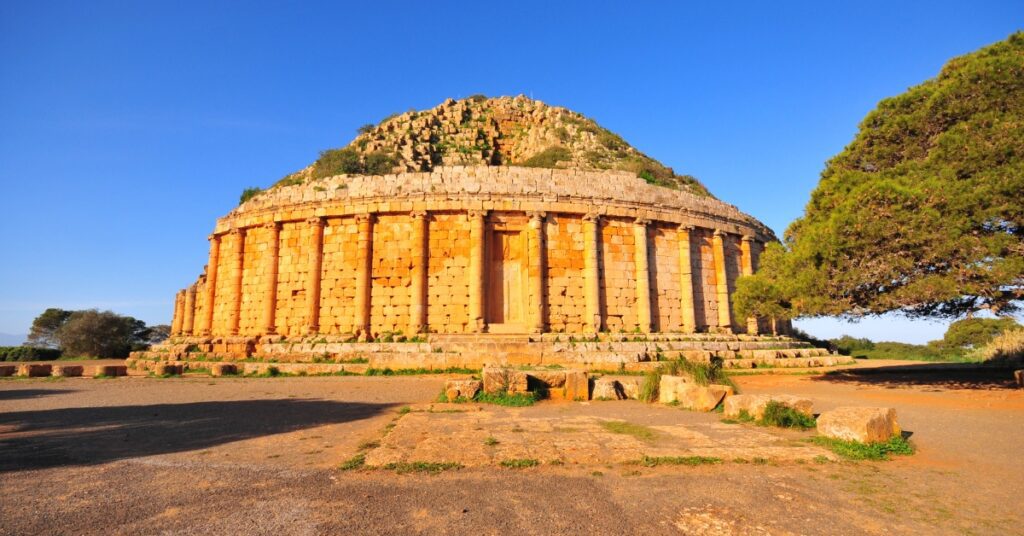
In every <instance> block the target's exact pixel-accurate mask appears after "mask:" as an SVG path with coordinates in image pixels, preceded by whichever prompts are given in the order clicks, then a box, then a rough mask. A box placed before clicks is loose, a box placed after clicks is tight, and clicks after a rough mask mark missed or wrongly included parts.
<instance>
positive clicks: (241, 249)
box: [228, 229, 245, 335]
mask: <svg viewBox="0 0 1024 536" xmlns="http://www.w3.org/2000/svg"><path fill="white" fill-rule="evenodd" d="M231 236H232V237H233V238H232V239H231V240H232V241H233V242H234V243H235V249H234V250H233V251H232V257H231V290H230V294H229V296H228V304H229V306H230V307H231V309H230V310H229V311H228V335H238V326H239V324H240V323H241V320H242V274H243V272H244V271H245V229H232V230H231Z"/></svg>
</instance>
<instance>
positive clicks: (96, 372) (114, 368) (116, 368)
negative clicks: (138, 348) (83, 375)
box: [92, 365, 128, 377]
mask: <svg viewBox="0 0 1024 536" xmlns="http://www.w3.org/2000/svg"><path fill="white" fill-rule="evenodd" d="M92 375H93V376H111V377H116V376H127V375H128V367H126V366H124V365H96V366H95V367H93V369H92Z"/></svg>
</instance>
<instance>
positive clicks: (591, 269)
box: [583, 213, 601, 333]
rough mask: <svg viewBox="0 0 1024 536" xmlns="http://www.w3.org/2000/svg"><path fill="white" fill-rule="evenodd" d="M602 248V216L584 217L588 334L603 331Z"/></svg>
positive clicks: (584, 283)
mask: <svg viewBox="0 0 1024 536" xmlns="http://www.w3.org/2000/svg"><path fill="white" fill-rule="evenodd" d="M600 248H601V216H599V215H598V214H593V213H591V214H587V215H585V216H583V296H584V299H585V300H586V306H587V315H586V316H585V317H584V322H585V323H586V330H587V333H597V332H599V331H601V273H600V262H599V260H598V255H599V252H600Z"/></svg>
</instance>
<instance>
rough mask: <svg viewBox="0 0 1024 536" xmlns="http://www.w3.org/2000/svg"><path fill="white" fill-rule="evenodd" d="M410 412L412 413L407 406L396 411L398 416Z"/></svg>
mask: <svg viewBox="0 0 1024 536" xmlns="http://www.w3.org/2000/svg"><path fill="white" fill-rule="evenodd" d="M411 411H412V408H410V407H409V406H402V408H401V409H399V410H398V414H399V415H405V414H406V413H409V412H411Z"/></svg>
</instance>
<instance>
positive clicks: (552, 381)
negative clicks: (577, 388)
mask: <svg viewBox="0 0 1024 536" xmlns="http://www.w3.org/2000/svg"><path fill="white" fill-rule="evenodd" d="M565 374H566V371H564V370H531V371H529V372H528V373H527V376H530V377H532V378H535V379H536V380H537V381H539V382H540V383H542V384H543V386H544V387H545V388H548V389H556V388H560V387H565Z"/></svg>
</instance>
